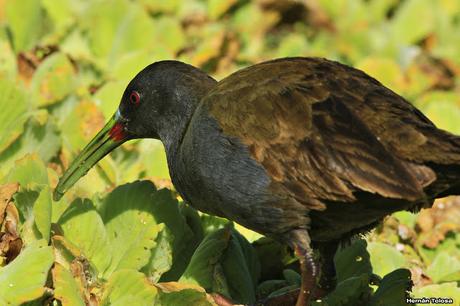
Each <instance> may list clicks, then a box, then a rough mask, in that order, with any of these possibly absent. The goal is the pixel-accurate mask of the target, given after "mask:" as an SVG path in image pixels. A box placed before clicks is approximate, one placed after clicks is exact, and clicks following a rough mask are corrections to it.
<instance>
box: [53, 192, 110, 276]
mask: <svg viewBox="0 0 460 306" xmlns="http://www.w3.org/2000/svg"><path fill="white" fill-rule="evenodd" d="M58 224H59V225H60V226H61V227H62V230H63V232H64V236H65V238H66V239H67V240H69V241H70V242H71V243H73V244H74V245H76V246H77V247H78V248H79V249H81V251H82V253H83V255H84V256H85V257H86V258H87V259H88V260H89V261H90V262H91V263H92V264H94V266H95V268H96V269H97V272H98V273H99V276H101V275H102V273H103V272H104V271H105V270H106V269H107V267H108V266H109V264H110V262H111V258H112V249H111V247H110V245H109V239H108V237H107V232H106V229H105V227H104V223H103V222H102V219H101V217H100V216H99V214H98V212H97V211H96V209H95V207H94V205H93V203H92V202H91V201H90V200H87V199H85V200H81V199H77V200H75V201H74V202H73V203H72V204H71V205H70V206H69V208H68V209H67V210H66V211H65V212H64V213H63V214H62V216H61V218H60V219H59V221H58Z"/></svg>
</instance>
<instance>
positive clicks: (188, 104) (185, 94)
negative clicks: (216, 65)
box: [158, 76, 217, 163]
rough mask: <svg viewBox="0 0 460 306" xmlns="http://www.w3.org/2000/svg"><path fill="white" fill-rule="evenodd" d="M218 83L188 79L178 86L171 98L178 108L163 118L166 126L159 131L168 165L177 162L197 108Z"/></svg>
mask: <svg viewBox="0 0 460 306" xmlns="http://www.w3.org/2000/svg"><path fill="white" fill-rule="evenodd" d="M216 83H217V82H216V81H215V80H214V79H212V78H210V77H208V76H206V77H202V78H196V77H195V78H188V79H186V82H185V83H183V84H178V85H177V87H176V90H175V91H174V93H173V94H172V95H173V97H171V103H172V104H174V105H176V107H172V108H171V111H170V112H169V113H168V114H166V116H165V117H164V118H163V119H164V120H165V124H164V125H162V128H160V130H159V131H158V134H159V136H160V139H161V141H162V142H163V145H164V147H165V150H166V155H167V156H168V163H170V162H171V163H173V162H174V161H175V159H176V157H177V154H178V151H179V149H180V146H181V143H182V140H183V138H184V135H185V133H186V132H187V128H188V125H189V123H190V120H191V119H192V117H193V114H194V113H195V110H196V108H197V107H198V105H199V103H200V101H201V100H202V98H203V97H204V96H205V95H206V94H207V93H208V92H209V91H210V90H211V88H213V87H214V86H215V84H216Z"/></svg>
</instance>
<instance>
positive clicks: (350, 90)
mask: <svg viewBox="0 0 460 306" xmlns="http://www.w3.org/2000/svg"><path fill="white" fill-rule="evenodd" d="M202 103H203V105H204V106H205V107H206V108H207V109H208V110H209V112H210V114H211V115H212V117H214V118H216V120H217V122H218V124H219V126H220V128H221V129H222V132H223V134H224V135H227V136H231V137H235V138H236V139H240V140H241V142H242V143H243V144H244V145H246V146H247V147H248V149H249V151H250V152H251V155H252V158H253V159H255V160H256V161H257V162H259V163H260V164H261V165H263V167H264V168H265V170H266V171H267V173H268V174H269V176H270V177H271V179H272V182H273V184H272V188H273V190H274V192H277V193H284V194H286V195H289V196H292V197H294V198H295V199H297V200H298V201H301V202H303V203H304V204H305V205H306V206H308V207H309V208H310V209H313V210H322V209H325V201H336V202H354V201H356V194H358V193H361V192H367V193H371V194H377V195H379V196H381V197H384V198H390V199H401V200H407V201H409V202H411V203H418V204H420V203H422V202H428V203H430V202H431V199H432V198H433V197H436V196H438V195H440V194H446V193H449V192H454V189H455V188H456V187H455V186H454V185H457V182H458V180H459V179H460V173H459V171H458V169H459V165H460V140H459V138H458V137H457V136H454V135H452V134H450V133H448V132H446V131H442V130H439V129H437V128H436V127H435V126H434V124H433V123H432V122H431V121H430V120H428V119H427V118H426V117H425V116H424V115H423V114H422V113H421V112H420V111H418V110H417V109H416V108H415V107H414V106H412V105H411V104H410V103H409V102H407V101H406V100H405V99H404V98H402V97H400V96H399V95H397V94H395V93H394V92H393V91H391V90H390V89H388V88H386V87H384V86H383V85H382V84H380V83H379V82H378V81H376V80H375V79H373V78H371V77H370V76H368V75H366V74H365V73H364V72H362V71H360V70H357V69H353V68H351V67H348V66H345V65H342V64H339V63H337V62H333V61H329V60H326V59H321V58H287V59H279V60H274V61H270V62H265V63H261V64H258V65H255V66H251V67H249V68H246V69H243V70H240V71H238V72H236V73H234V74H232V75H230V76H229V77H227V78H225V79H224V80H222V81H220V82H219V83H218V84H217V86H216V87H214V88H213V89H212V90H211V91H210V93H209V94H208V95H207V96H206V97H205V98H204V100H203V101H202Z"/></svg>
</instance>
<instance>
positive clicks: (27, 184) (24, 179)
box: [7, 154, 48, 189]
mask: <svg viewBox="0 0 460 306" xmlns="http://www.w3.org/2000/svg"><path fill="white" fill-rule="evenodd" d="M7 181H8V182H18V183H19V184H20V185H21V186H22V188H25V189H36V186H37V185H47V184H48V173H47V171H46V167H45V164H44V163H43V161H42V160H41V159H40V158H39V157H38V155H37V154H27V155H26V156H24V157H23V158H21V159H19V160H17V161H16V163H15V167H14V169H11V171H10V173H9V174H8V176H7Z"/></svg>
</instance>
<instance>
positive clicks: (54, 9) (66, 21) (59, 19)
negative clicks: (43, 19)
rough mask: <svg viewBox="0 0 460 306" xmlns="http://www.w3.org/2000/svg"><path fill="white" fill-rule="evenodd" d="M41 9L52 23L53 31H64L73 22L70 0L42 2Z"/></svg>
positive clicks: (43, 0) (47, 0)
mask: <svg viewBox="0 0 460 306" xmlns="http://www.w3.org/2000/svg"><path fill="white" fill-rule="evenodd" d="M42 5H43V8H44V9H45V10H46V12H47V15H48V16H49V17H50V19H51V20H52V22H53V25H54V28H55V30H58V31H59V32H61V31H64V30H66V29H67V28H69V26H70V25H71V24H72V23H73V22H74V21H75V15H74V14H73V10H72V4H71V1H70V0H60V1H54V0H42Z"/></svg>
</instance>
